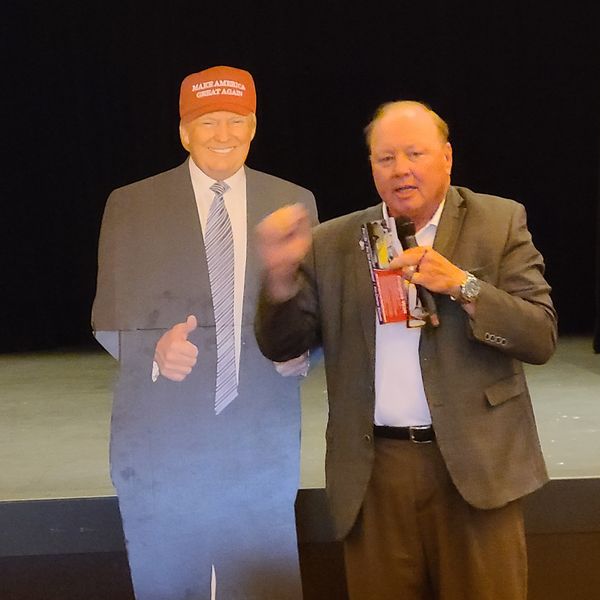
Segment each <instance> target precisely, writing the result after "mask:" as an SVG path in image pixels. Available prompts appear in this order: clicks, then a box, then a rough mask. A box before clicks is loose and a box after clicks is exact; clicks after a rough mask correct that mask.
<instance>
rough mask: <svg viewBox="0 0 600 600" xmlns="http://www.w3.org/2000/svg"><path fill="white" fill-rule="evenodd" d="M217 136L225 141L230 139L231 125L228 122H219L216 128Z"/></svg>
mask: <svg viewBox="0 0 600 600" xmlns="http://www.w3.org/2000/svg"><path fill="white" fill-rule="evenodd" d="M215 138H216V139H217V140H219V141H222V142H225V141H227V140H228V139H229V125H228V124H227V123H219V124H218V125H217V128H216V130H215Z"/></svg>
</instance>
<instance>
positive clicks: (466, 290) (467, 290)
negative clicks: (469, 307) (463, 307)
mask: <svg viewBox="0 0 600 600" xmlns="http://www.w3.org/2000/svg"><path fill="white" fill-rule="evenodd" d="M479 290H480V285H479V281H477V278H476V277H475V276H474V275H471V273H469V274H468V275H467V280H466V281H465V283H464V284H463V286H462V288H461V290H460V291H461V294H462V296H463V298H464V299H465V300H466V301H467V302H471V301H472V300H474V299H475V298H477V295H478V294H479Z"/></svg>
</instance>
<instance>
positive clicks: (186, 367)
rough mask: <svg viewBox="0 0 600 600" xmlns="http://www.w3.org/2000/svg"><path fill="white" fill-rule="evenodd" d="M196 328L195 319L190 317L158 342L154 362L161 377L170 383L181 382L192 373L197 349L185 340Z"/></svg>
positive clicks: (175, 326)
mask: <svg viewBox="0 0 600 600" xmlns="http://www.w3.org/2000/svg"><path fill="white" fill-rule="evenodd" d="M196 327H198V322H197V321H196V317H195V316H194V315H190V316H189V317H188V318H187V320H186V322H185V323H178V324H177V325H174V326H173V327H171V329H169V331H167V332H166V333H164V334H163V335H162V337H161V338H160V339H159V340H158V343H157V344H156V349H155V351H154V360H155V361H156V363H157V364H158V368H159V370H160V374H161V375H162V376H163V377H166V378H167V379H170V380H171V381H183V380H184V379H185V378H186V377H187V376H188V375H189V374H190V373H191V372H192V368H193V367H194V365H195V364H196V359H197V356H198V348H197V347H196V346H194V344H192V343H191V342H189V341H188V339H187V338H188V335H189V334H190V333H191V332H192V331H194V329H196Z"/></svg>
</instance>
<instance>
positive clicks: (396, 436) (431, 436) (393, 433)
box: [373, 425, 435, 444]
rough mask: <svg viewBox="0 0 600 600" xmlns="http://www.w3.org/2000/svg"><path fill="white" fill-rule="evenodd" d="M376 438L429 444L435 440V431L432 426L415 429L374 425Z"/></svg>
mask: <svg viewBox="0 0 600 600" xmlns="http://www.w3.org/2000/svg"><path fill="white" fill-rule="evenodd" d="M373 434H374V435H375V437H381V438H388V439H390V440H410V441H411V442H415V444H429V443H431V442H433V440H435V431H434V430H433V427H432V426H431V425H417V426H414V427H388V426H387V425H374V426H373Z"/></svg>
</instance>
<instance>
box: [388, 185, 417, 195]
mask: <svg viewBox="0 0 600 600" xmlns="http://www.w3.org/2000/svg"><path fill="white" fill-rule="evenodd" d="M416 189H417V187H416V186H415V185H399V186H398V187H397V188H394V192H396V194H407V193H410V192H412V191H413V190H416Z"/></svg>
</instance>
